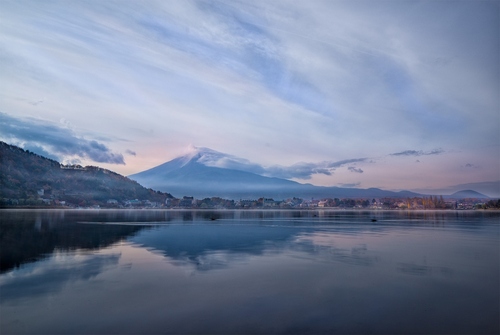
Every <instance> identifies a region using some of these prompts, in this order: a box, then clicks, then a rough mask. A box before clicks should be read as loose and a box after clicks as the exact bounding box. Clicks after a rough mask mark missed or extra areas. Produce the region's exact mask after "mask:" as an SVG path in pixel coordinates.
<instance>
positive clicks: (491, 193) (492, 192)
mask: <svg viewBox="0 0 500 335" xmlns="http://www.w3.org/2000/svg"><path fill="white" fill-rule="evenodd" d="M466 190H474V192H478V193H479V194H481V195H483V197H484V196H486V197H489V198H500V180H497V181H487V182H479V183H467V184H459V185H453V186H448V187H445V188H440V189H413V190H412V191H413V192H417V193H420V194H435V195H436V194H437V195H439V194H450V197H452V196H453V195H454V194H455V193H461V192H468V191H466ZM461 198H465V197H462V196H461ZM470 198H481V197H470Z"/></svg>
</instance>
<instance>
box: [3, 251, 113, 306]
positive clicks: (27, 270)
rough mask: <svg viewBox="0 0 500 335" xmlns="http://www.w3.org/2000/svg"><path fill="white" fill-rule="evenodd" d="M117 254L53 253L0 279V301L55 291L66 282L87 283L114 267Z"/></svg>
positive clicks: (60, 288) (61, 287) (31, 296)
mask: <svg viewBox="0 0 500 335" xmlns="http://www.w3.org/2000/svg"><path fill="white" fill-rule="evenodd" d="M119 258H120V255H119V254H111V255H93V254H65V253H63V254H55V255H53V256H52V257H50V258H48V259H45V260H42V261H39V262H36V263H33V264H28V265H25V266H23V267H21V268H19V269H16V270H13V271H10V272H8V273H5V274H3V275H2V276H0V291H1V292H2V301H4V302H5V301H7V300H13V299H16V300H17V299H23V298H30V299H31V298H33V297H35V296H41V295H45V294H51V293H54V292H58V291H60V290H62V289H63V288H64V286H65V285H67V284H68V283H70V282H75V281H87V280H89V279H91V278H94V277H96V276H97V275H99V274H100V273H102V272H103V271H104V270H105V269H106V268H107V267H109V266H113V265H117V264H118V260H119Z"/></svg>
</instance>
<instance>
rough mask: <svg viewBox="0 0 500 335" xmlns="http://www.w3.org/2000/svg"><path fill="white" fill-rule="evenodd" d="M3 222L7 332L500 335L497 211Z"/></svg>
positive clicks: (138, 215) (0, 306)
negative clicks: (452, 334) (433, 334)
mask: <svg viewBox="0 0 500 335" xmlns="http://www.w3.org/2000/svg"><path fill="white" fill-rule="evenodd" d="M0 214H1V215H0V229H1V234H0V261H1V274H0V297H1V300H0V315H1V318H0V332H1V333H2V334H23V333H24V334H26V333H39V334H42V333H51V334H90V333H92V334H109V333H120V334H157V333H172V334H193V333H195V334H214V333H217V334H221V333H226V334H236V333H245V334H248V333H254V334H255V333H258V334H276V333H292V334H318V333H319V334H346V333H351V334H356V333H359V334H361V333H363V334H366V333H379V334H387V333H390V334H421V333H454V334H457V333H462V334H471V333H476V334H477V333H482V334H489V333H498V332H499V331H500V329H499V321H500V320H499V315H500V302H499V297H500V285H499V284H500V277H499V276H500V268H499V266H500V265H499V264H500V243H499V242H500V235H499V219H500V213H499V212H479V211H475V212H466V211H463V212H454V211H422V212H399V211H387V212H384V211H376V212H369V211H366V212H365V211H353V212H349V211H187V210H186V211H161V210H159V211H149V210H148V211H146V210H137V211H133V210H130V211H120V210H99V211H97V210H96V211H91V210H80V211H77V210H74V211H57V210H53V211H51V210H44V211H36V210H32V211H26V210H25V211H22V210H2V211H1V213H0Z"/></svg>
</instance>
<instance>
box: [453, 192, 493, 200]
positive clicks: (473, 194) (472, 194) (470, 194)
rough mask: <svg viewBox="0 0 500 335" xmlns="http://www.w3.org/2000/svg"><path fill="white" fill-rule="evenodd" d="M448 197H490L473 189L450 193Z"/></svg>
mask: <svg viewBox="0 0 500 335" xmlns="http://www.w3.org/2000/svg"><path fill="white" fill-rule="evenodd" d="M447 198H452V199H466V198H469V199H489V197H488V196H487V195H484V194H481V193H479V192H476V191H473V190H463V191H458V192H455V193H453V194H450V195H448V196H447Z"/></svg>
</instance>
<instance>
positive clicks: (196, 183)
mask: <svg viewBox="0 0 500 335" xmlns="http://www.w3.org/2000/svg"><path fill="white" fill-rule="evenodd" d="M265 173H266V169H264V168H263V167H261V166H260V165H258V164H253V163H251V162H249V161H248V160H246V159H242V158H239V157H235V156H232V155H228V154H224V153H221V152H218V151H215V150H211V149H208V148H198V147H193V148H191V150H190V152H189V153H188V154H186V155H184V156H180V157H177V158H175V159H173V160H171V161H169V162H166V163H163V164H161V165H158V166H156V167H154V168H151V169H149V170H146V171H143V172H139V173H137V174H133V175H130V176H129V178H130V179H132V180H135V181H137V182H138V183H140V184H141V185H144V186H146V187H150V188H152V189H155V190H159V191H165V192H169V193H170V194H172V195H174V196H176V197H182V196H193V197H195V198H198V199H202V198H206V197H215V196H216V197H221V198H226V199H256V198H260V197H266V198H274V199H275V200H281V199H286V198H291V197H302V198H326V197H329V198H335V197H343V198H355V197H360V198H361V197H366V198H368V197H374V198H380V197H409V196H417V195H418V194H417V193H413V192H409V191H402V192H391V191H384V190H381V189H377V188H370V189H357V188H339V187H322V186H314V185H311V184H301V183H298V182H295V181H291V180H287V179H282V178H276V177H270V176H265V175H263V174H265Z"/></svg>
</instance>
